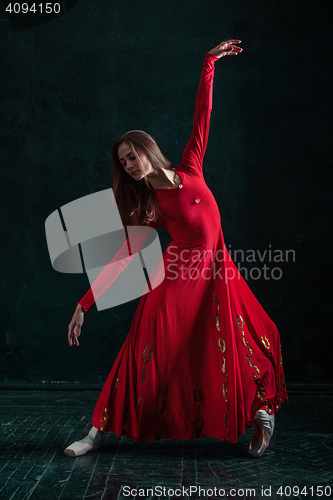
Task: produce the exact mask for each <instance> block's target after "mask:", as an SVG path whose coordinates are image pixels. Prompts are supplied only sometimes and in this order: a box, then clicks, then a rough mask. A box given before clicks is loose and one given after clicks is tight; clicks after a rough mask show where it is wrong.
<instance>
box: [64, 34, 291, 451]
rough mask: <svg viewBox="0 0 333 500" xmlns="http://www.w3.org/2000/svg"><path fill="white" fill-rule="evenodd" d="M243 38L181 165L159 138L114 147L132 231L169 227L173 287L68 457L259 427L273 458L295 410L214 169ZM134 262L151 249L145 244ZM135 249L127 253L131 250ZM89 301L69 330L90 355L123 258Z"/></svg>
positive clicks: (128, 349) (218, 51)
mask: <svg viewBox="0 0 333 500" xmlns="http://www.w3.org/2000/svg"><path fill="white" fill-rule="evenodd" d="M239 43H241V40H238V39H232V40H228V41H226V42H222V43H220V44H219V45H217V46H216V47H215V48H213V49H212V50H210V51H209V52H207V53H206V54H205V58H204V62H203V69H202V73H201V79H200V84H199V89H198V93H197V99H196V108H195V115H194V121H193V129H192V134H191V137H190V139H189V141H188V143H187V145H186V147H185V149H184V151H183V154H182V159H181V163H180V164H179V165H178V167H177V168H174V167H173V166H172V164H171V163H170V162H169V161H168V160H167V159H166V158H165V156H164V155H163V154H162V152H161V151H160V149H159V147H158V145H157V144H156V142H155V140H154V139H153V138H152V137H151V136H150V135H149V134H147V133H145V132H143V131H140V130H134V131H130V132H127V133H125V134H123V135H122V136H121V137H119V138H118V139H117V141H116V142H115V143H114V145H113V148H112V165H113V186H112V187H113V192H114V195H115V198H116V201H117V206H118V209H119V213H120V215H121V219H122V222H123V224H124V226H127V225H128V226H149V227H153V228H156V227H163V228H164V229H166V230H167V231H168V232H169V234H170V236H171V238H172V240H171V241H170V243H169V244H168V245H167V247H166V249H165V250H164V252H163V264H164V269H165V278H164V280H163V281H162V283H161V284H160V285H159V286H157V287H156V288H153V289H152V290H150V292H149V293H146V294H145V295H143V296H142V297H141V299H140V302H139V305H138V308H137V310H136V313H135V315H134V318H133V321H132V324H131V328H130V331H129V334H128V336H127V338H126V340H125V342H124V344H123V346H122V348H121V349H120V351H119V353H118V356H117V358H116V361H115V363H114V365H113V367H112V369H111V371H110V374H109V376H108V378H107V380H106V382H105V384H104V386H103V389H102V391H101V393H100V396H99V398H98V401H97V403H96V407H95V410H94V413H93V418H92V428H91V430H90V432H89V434H88V435H87V436H86V437H85V438H83V439H81V440H80V441H75V442H74V443H72V444H71V445H69V446H68V447H67V448H66V449H65V451H64V452H65V454H66V455H68V456H73V457H75V456H80V455H84V454H85V453H87V452H89V451H93V450H95V449H97V448H98V447H99V446H100V442H101V437H102V436H103V433H104V432H115V433H116V435H117V436H128V437H131V438H132V439H133V440H135V441H154V440H158V439H195V438H200V437H215V438H218V439H221V440H226V441H230V442H233V443H236V442H237V436H238V435H239V434H244V433H245V429H247V428H249V427H251V426H253V425H255V429H254V434H253V437H252V440H251V443H250V447H249V450H248V453H249V454H250V455H251V456H253V457H260V456H262V455H263V453H264V451H265V450H266V448H267V446H268V445H269V442H270V439H271V437H272V435H273V431H274V414H275V412H276V411H277V410H278V409H279V408H280V406H281V403H282V402H283V401H288V396H287V391H286V386H285V379H284V372H283V362H282V354H281V344H280V336H279V331H278V329H277V327H276V325H275V324H274V323H273V321H272V320H271V319H270V318H269V316H268V315H267V313H266V312H265V311H264V309H263V308H262V306H261V305H260V304H259V302H258V300H257V299H256V298H255V296H254V295H253V293H252V292H251V290H250V288H249V287H248V285H247V284H246V282H245V280H244V279H243V278H242V276H241V275H240V273H239V272H238V269H237V268H236V266H235V264H234V262H233V261H232V259H231V257H230V255H229V253H228V251H227V249H226V246H225V243H224V238H223V233H222V228H221V216H220V212H219V209H218V206H217V203H216V201H215V198H214V196H213V194H212V192H211V191H210V189H209V188H208V186H207V184H206V182H205V179H204V176H203V171H202V165H203V158H204V154H205V151H206V147H207V141H208V132H209V123H210V115H211V110H212V92H213V77H214V65H215V62H216V61H217V60H219V59H221V58H222V57H224V56H227V55H237V54H239V53H240V52H242V50H243V49H242V48H241V47H239V46H238V44H239ZM134 241H135V243H134V246H136V248H135V251H133V254H134V253H135V252H136V251H138V250H139V249H140V247H142V245H143V243H144V242H143V240H142V237H140V236H138V238H137V240H135V239H134ZM125 247H126V245H125ZM116 257H117V258H116V260H115V261H116V262H118V263H119V265H118V264H116V272H115V271H114V269H115V267H114V266H110V265H107V266H105V268H104V269H103V271H102V272H101V273H100V275H99V276H98V277H97V279H96V281H95V282H94V283H93V285H92V286H91V288H90V289H89V290H88V292H87V293H86V294H85V295H84V297H83V298H82V299H81V300H80V301H79V302H78V303H77V307H76V310H75V312H74V315H73V317H72V320H71V322H70V324H69V326H68V342H69V345H70V346H71V345H76V346H77V347H78V346H79V341H78V338H79V336H80V334H81V328H82V325H83V322H84V314H85V313H86V312H87V311H88V309H89V307H90V306H91V305H92V304H93V303H94V301H95V300H97V298H98V297H99V296H100V295H101V294H102V293H104V292H105V290H106V289H107V288H108V287H109V286H111V284H112V283H113V281H114V280H115V279H116V277H117V275H118V274H119V273H120V272H122V270H123V269H124V268H125V267H126V266H127V265H129V263H130V261H131V257H126V255H125V254H124V253H122V252H121V251H120V252H119V254H117V256H116Z"/></svg>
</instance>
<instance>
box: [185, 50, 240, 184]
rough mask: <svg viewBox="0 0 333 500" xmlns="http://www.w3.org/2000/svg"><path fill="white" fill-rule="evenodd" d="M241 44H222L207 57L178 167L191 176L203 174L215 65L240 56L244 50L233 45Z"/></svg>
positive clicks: (208, 53)
mask: <svg viewBox="0 0 333 500" xmlns="http://www.w3.org/2000/svg"><path fill="white" fill-rule="evenodd" d="M240 42H241V40H228V41H227V42H222V43H220V44H219V45H217V46H216V47H214V49H212V50H210V51H209V52H207V53H206V55H205V58H204V62H203V68H202V72H201V78H200V83H199V89H198V93H197V98H196V105H195V113H194V120H193V128H192V134H191V137H190V140H189V141H188V143H187V145H186V147H185V149H184V152H183V154H182V161H181V164H180V165H179V167H178V168H181V169H183V170H187V171H188V173H189V174H191V175H199V174H200V173H202V163H203V158H204V155H205V152H206V148H207V142H208V134H209V123H210V115H211V111H212V102H213V79H214V69H215V68H214V63H215V61H217V60H218V59H220V58H221V57H223V56H226V55H237V54H239V52H241V51H242V50H243V49H241V48H240V47H237V46H235V45H233V44H234V43H240Z"/></svg>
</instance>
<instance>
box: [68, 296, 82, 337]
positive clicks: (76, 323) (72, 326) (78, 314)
mask: <svg viewBox="0 0 333 500" xmlns="http://www.w3.org/2000/svg"><path fill="white" fill-rule="evenodd" d="M83 317H84V314H83V308H82V306H81V305H80V304H78V306H77V308H76V309H75V312H74V314H73V317H72V319H71V322H70V323H69V325H68V343H69V346H71V345H73V341H74V345H76V347H79V345H80V344H79V341H78V337H79V336H80V334H81V326H82V325H83V321H84V319H83Z"/></svg>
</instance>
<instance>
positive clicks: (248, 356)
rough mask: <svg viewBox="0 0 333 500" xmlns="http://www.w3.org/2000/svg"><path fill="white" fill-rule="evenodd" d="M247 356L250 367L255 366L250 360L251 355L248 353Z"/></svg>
mask: <svg viewBox="0 0 333 500" xmlns="http://www.w3.org/2000/svg"><path fill="white" fill-rule="evenodd" d="M246 357H247V361H248V363H249V365H250V367H251V368H253V366H252V363H251V360H250V356H249V355H248V354H247V355H246Z"/></svg>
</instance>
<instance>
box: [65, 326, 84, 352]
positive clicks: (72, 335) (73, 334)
mask: <svg viewBox="0 0 333 500" xmlns="http://www.w3.org/2000/svg"><path fill="white" fill-rule="evenodd" d="M80 334H81V325H77V324H76V323H75V321H71V322H70V324H69V326H68V336H67V337H68V343H69V346H70V347H71V346H72V345H73V341H74V344H75V345H76V346H77V347H78V346H79V345H80V344H79V341H78V337H79V336H80Z"/></svg>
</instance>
